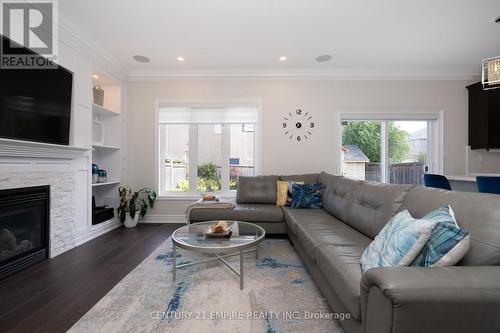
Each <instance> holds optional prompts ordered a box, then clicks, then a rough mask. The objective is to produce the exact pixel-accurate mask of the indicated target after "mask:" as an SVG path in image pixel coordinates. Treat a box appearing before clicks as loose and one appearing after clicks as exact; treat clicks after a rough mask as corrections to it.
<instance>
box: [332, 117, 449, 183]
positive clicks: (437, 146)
mask: <svg viewBox="0 0 500 333" xmlns="http://www.w3.org/2000/svg"><path fill="white" fill-rule="evenodd" d="M337 114H338V118H337V125H336V128H337V138H336V142H335V144H334V146H335V147H336V149H335V154H336V159H335V160H336V161H337V166H336V173H337V174H338V175H341V174H342V156H341V153H340V151H341V149H342V121H349V120H351V121H352V120H380V121H383V122H382V124H383V126H382V136H384V135H387V133H386V132H387V129H386V128H385V127H386V126H385V125H384V124H385V123H384V121H389V120H406V121H411V120H427V121H429V120H431V121H435V122H434V123H433V126H428V127H427V134H428V137H429V138H432V140H427V142H428V143H427V144H428V146H427V148H428V152H429V155H431V156H432V158H431V159H430V161H436V163H435V164H437V165H435V164H432V163H430V164H429V172H430V173H437V174H441V175H442V174H443V165H444V148H443V146H444V110H438V111H389V112H380V111H339V112H337ZM436 135H437V138H435V136H436ZM382 139H383V138H382ZM431 141H432V142H433V143H434V145H432V144H431ZM382 142H386V141H382ZM382 148H383V149H382V151H381V154H382V156H381V159H382V163H383V164H385V165H387V163H388V162H389V157H388V147H382ZM383 170H384V172H383V173H382V179H381V180H382V182H386V180H387V176H388V175H387V174H386V172H387V168H385V167H384V165H383Z"/></svg>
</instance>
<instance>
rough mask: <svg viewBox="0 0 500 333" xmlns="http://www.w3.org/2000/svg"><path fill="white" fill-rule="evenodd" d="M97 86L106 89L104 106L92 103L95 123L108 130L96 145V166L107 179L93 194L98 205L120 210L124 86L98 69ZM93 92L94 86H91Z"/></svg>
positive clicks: (97, 227)
mask: <svg viewBox="0 0 500 333" xmlns="http://www.w3.org/2000/svg"><path fill="white" fill-rule="evenodd" d="M93 74H94V75H97V76H98V78H95V77H94V79H93V86H94V85H99V86H100V87H101V89H103V90H104V103H103V106H100V105H97V104H94V103H93V104H92V121H97V122H99V123H101V124H102V125H103V128H104V143H102V142H99V143H94V142H93V143H92V152H91V154H92V164H96V165H97V166H98V168H99V169H103V170H106V173H107V180H106V182H102V183H93V184H92V185H91V188H92V190H91V193H92V196H93V197H94V198H95V203H96V205H97V206H103V205H107V206H108V207H113V208H117V206H118V203H119V198H118V187H119V186H120V182H121V178H122V174H121V171H122V152H121V142H122V112H123V105H122V104H123V103H122V99H123V85H122V84H121V82H119V81H116V80H114V79H113V78H112V77H110V76H108V75H106V74H104V73H103V72H102V71H98V70H94V73H93ZM90 89H92V87H90ZM116 221H117V214H116V211H115V217H114V218H113V219H111V220H108V221H106V222H102V223H100V224H97V225H92V229H93V230H96V229H100V228H102V227H103V226H105V225H106V224H113V223H116Z"/></svg>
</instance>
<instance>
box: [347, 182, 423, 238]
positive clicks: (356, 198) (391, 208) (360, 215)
mask: <svg viewBox="0 0 500 333" xmlns="http://www.w3.org/2000/svg"><path fill="white" fill-rule="evenodd" d="M412 188H413V187H412V186H410V185H392V184H380V183H369V182H362V184H361V186H358V187H356V189H355V190H354V192H353V193H352V196H351V204H350V206H349V207H347V208H346V215H345V219H344V220H343V221H344V222H345V223H346V224H348V225H350V226H352V227H353V228H355V229H356V230H358V231H360V232H362V233H363V234H365V235H366V236H368V237H370V238H372V239H373V238H375V236H377V235H378V233H379V232H380V230H382V228H383V227H384V226H385V225H386V224H387V222H389V220H390V219H391V218H392V217H393V216H394V215H396V213H398V212H399V211H400V208H401V204H402V203H403V200H404V199H405V197H406V195H407V194H408V192H409V191H410V189H412ZM429 211H430V210H429Z"/></svg>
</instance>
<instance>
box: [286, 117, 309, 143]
mask: <svg viewBox="0 0 500 333" xmlns="http://www.w3.org/2000/svg"><path fill="white" fill-rule="evenodd" d="M283 118H284V120H285V121H284V122H283V125H282V126H283V134H284V135H285V136H287V137H288V138H289V139H290V140H295V141H302V140H308V139H309V137H310V136H311V135H312V130H313V128H314V121H313V119H312V116H311V114H310V113H309V112H303V111H302V110H301V109H297V110H295V112H294V113H292V112H288V114H287V115H286V116H285V117H283Z"/></svg>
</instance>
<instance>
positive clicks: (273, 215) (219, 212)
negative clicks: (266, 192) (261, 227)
mask: <svg viewBox="0 0 500 333" xmlns="http://www.w3.org/2000/svg"><path fill="white" fill-rule="evenodd" d="M190 220H191V222H201V221H213V220H235V221H245V222H283V211H282V210H281V208H279V207H276V205H268V204H237V205H236V206H235V207H234V209H219V208H193V210H191V214H190Z"/></svg>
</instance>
